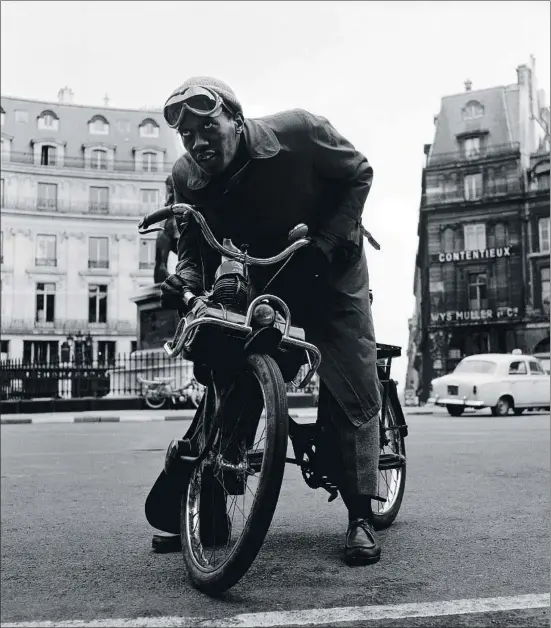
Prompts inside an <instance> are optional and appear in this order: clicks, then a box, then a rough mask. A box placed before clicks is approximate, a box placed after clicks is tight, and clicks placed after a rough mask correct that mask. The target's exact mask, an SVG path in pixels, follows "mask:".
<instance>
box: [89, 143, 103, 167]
mask: <svg viewBox="0 0 551 628" xmlns="http://www.w3.org/2000/svg"><path fill="white" fill-rule="evenodd" d="M90 168H93V169H95V170H107V151H106V150H104V149H103V148H95V149H94V150H93V151H91V153H90Z"/></svg>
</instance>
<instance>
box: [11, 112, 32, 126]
mask: <svg viewBox="0 0 551 628" xmlns="http://www.w3.org/2000/svg"><path fill="white" fill-rule="evenodd" d="M14 118H15V121H16V122H21V123H23V124H24V123H26V122H28V121H29V115H28V113H27V112H26V111H23V110H22V109H16V110H15V111H14Z"/></svg>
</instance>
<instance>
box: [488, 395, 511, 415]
mask: <svg viewBox="0 0 551 628" xmlns="http://www.w3.org/2000/svg"><path fill="white" fill-rule="evenodd" d="M511 406H512V404H511V402H510V400H509V398H508V397H500V398H499V399H498V401H497V404H496V405H495V406H494V407H493V408H492V415H493V416H507V415H508V414H509V410H510V409H511Z"/></svg>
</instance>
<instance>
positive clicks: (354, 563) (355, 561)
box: [344, 554, 381, 567]
mask: <svg viewBox="0 0 551 628" xmlns="http://www.w3.org/2000/svg"><path fill="white" fill-rule="evenodd" d="M380 560H381V555H380V554H378V555H377V556H370V557H367V556H351V557H345V559H344V561H345V563H346V564H347V565H348V566H349V567H362V566H364V565H374V564H375V563H378V562H379V561H380Z"/></svg>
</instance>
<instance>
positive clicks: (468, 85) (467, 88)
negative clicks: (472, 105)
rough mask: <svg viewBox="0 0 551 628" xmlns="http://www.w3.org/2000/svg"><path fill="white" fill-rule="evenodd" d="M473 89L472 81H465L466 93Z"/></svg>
mask: <svg viewBox="0 0 551 628" xmlns="http://www.w3.org/2000/svg"><path fill="white" fill-rule="evenodd" d="M472 87H473V83H472V81H471V79H467V80H466V81H465V91H466V92H470V91H471V89H472Z"/></svg>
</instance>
